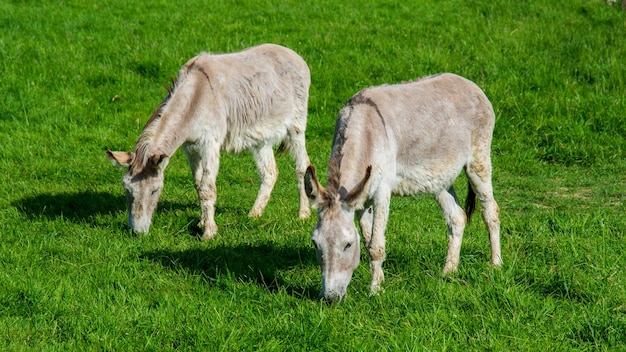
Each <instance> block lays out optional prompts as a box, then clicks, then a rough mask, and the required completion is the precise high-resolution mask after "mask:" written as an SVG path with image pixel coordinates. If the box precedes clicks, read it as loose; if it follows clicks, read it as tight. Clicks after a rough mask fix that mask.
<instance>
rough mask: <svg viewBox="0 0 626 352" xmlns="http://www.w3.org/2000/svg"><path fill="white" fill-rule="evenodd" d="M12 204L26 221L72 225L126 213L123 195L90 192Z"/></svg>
mask: <svg viewBox="0 0 626 352" xmlns="http://www.w3.org/2000/svg"><path fill="white" fill-rule="evenodd" d="M12 205H13V206H14V207H15V208H16V209H17V210H18V211H20V212H21V213H22V214H24V215H26V216H27V217H28V218H29V219H40V218H42V217H43V218H46V219H49V220H54V219H56V218H65V219H68V220H70V221H72V222H77V223H80V222H87V223H90V224H93V225H97V224H98V223H99V222H96V221H94V219H95V217H98V216H115V215H116V214H118V213H120V212H124V213H125V212H126V199H125V197H124V196H117V195H112V194H109V193H104V192H92V191H86V192H75V193H58V194H39V195H36V196H32V197H26V198H23V199H20V200H18V201H14V202H13V203H12ZM187 206H188V205H187V204H182V203H171V202H159V208H161V207H163V208H169V209H178V208H180V209H185V208H186V207H187ZM157 211H158V210H157Z"/></svg>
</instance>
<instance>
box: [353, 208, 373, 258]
mask: <svg viewBox="0 0 626 352" xmlns="http://www.w3.org/2000/svg"><path fill="white" fill-rule="evenodd" d="M373 213H374V211H373V210H372V207H371V206H370V207H366V208H364V209H361V210H357V212H356V216H357V218H358V219H359V226H360V227H361V235H362V236H363V243H364V244H365V247H366V248H369V246H370V242H372V225H373V220H374V215H373Z"/></svg>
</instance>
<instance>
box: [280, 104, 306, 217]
mask: <svg viewBox="0 0 626 352" xmlns="http://www.w3.org/2000/svg"><path fill="white" fill-rule="evenodd" d="M305 116H306V113H305ZM285 143H286V144H287V147H288V149H289V152H290V153H291V155H292V156H293V159H294V162H295V169H296V181H297V183H298V194H299V197H300V203H299V205H300V209H299V211H298V216H299V217H300V219H304V218H308V217H309V215H311V209H310V208H309V197H307V195H306V191H305V189H304V174H305V173H306V168H307V167H309V164H311V162H310V161H309V155H308V154H307V152H306V146H305V139H304V131H302V130H296V129H294V130H292V131H289V134H288V136H287V138H286V139H285Z"/></svg>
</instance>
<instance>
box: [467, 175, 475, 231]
mask: <svg viewBox="0 0 626 352" xmlns="http://www.w3.org/2000/svg"><path fill="white" fill-rule="evenodd" d="M474 210H476V193H475V192H474V189H473V188H472V184H471V183H470V182H469V181H468V182H467V198H465V215H466V216H467V223H468V224H469V222H470V219H471V218H472V214H473V213H474Z"/></svg>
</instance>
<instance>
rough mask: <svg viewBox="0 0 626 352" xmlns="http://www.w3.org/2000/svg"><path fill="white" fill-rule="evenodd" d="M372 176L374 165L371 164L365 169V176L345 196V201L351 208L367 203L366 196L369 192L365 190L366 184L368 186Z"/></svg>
mask: <svg viewBox="0 0 626 352" xmlns="http://www.w3.org/2000/svg"><path fill="white" fill-rule="evenodd" d="M371 176H372V165H369V166H368V167H367V169H366V170H365V176H364V177H363V179H362V180H361V182H359V183H358V184H357V185H356V186H354V188H352V190H350V192H349V193H348V194H347V195H346V196H345V198H344V199H343V202H344V203H346V204H347V205H348V206H350V207H351V208H356V207H361V206H362V205H363V203H365V200H366V199H365V197H367V192H365V186H367V184H368V182H369V180H370V178H371Z"/></svg>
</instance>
